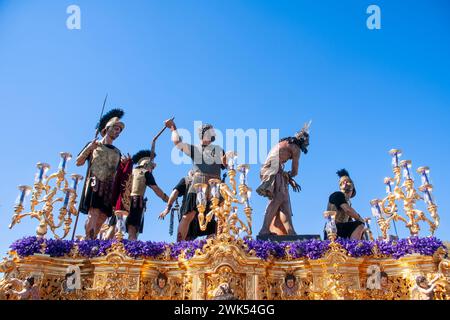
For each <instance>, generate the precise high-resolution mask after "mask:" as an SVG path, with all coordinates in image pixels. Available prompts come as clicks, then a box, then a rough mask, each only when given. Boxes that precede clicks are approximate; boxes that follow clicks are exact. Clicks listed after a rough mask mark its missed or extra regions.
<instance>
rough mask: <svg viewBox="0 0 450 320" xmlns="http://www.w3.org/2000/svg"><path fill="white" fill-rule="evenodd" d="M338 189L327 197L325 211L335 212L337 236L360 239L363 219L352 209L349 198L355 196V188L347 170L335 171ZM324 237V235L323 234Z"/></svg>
mask: <svg viewBox="0 0 450 320" xmlns="http://www.w3.org/2000/svg"><path fill="white" fill-rule="evenodd" d="M337 175H338V176H339V189H340V191H336V192H334V193H332V194H331V195H330V197H329V199H328V205H327V211H335V212H336V218H335V221H336V228H337V236H338V237H339V238H347V239H348V238H350V239H357V240H360V239H362V236H363V233H364V231H365V227H364V224H365V220H364V219H363V218H362V217H361V216H360V215H359V214H358V213H357V212H356V211H355V209H353V208H352V207H351V206H352V204H351V201H350V199H351V198H353V197H355V196H356V188H355V184H354V183H353V180H352V179H351V178H350V174H349V173H348V171H347V170H345V169H341V170H339V171H338V172H337ZM324 239H326V235H325V234H324Z"/></svg>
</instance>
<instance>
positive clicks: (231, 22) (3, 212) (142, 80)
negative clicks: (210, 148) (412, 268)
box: [0, 0, 450, 252]
mask: <svg viewBox="0 0 450 320" xmlns="http://www.w3.org/2000/svg"><path fill="white" fill-rule="evenodd" d="M71 4H76V5H78V6H80V8H81V19H82V20H81V30H68V29H67V28H66V19H67V17H68V15H67V14H66V8H67V7H68V6H69V5H71ZM370 4H377V5H379V6H380V8H381V19H382V20H381V23H382V29H381V30H374V31H372V30H369V29H367V27H366V19H367V17H368V15H367V14H366V9H367V7H368V6H369V5H370ZM449 9H450V7H449V5H448V3H447V1H445V0H442V1H409V2H404V1H380V0H374V1H360V0H359V1H314V2H313V1H262V0H259V1H256V0H254V1H251V0H248V1H175V0H174V1H138V0H135V1H129V2H127V4H126V5H124V3H123V1H106V0H96V1H87V0H72V1H63V0H60V1H7V0H3V1H1V0H0V97H1V99H0V107H1V110H2V113H1V114H2V116H3V121H2V125H1V126H0V136H1V137H2V139H1V140H0V144H1V150H2V157H1V159H0V168H2V169H1V170H0V178H1V181H2V184H1V185H0V251H1V252H6V251H7V248H8V246H9V244H10V243H12V242H13V241H14V240H16V239H18V238H21V237H23V236H25V235H33V234H34V229H35V227H36V226H37V223H36V221H35V220H33V221H31V220H29V219H25V220H23V221H22V222H21V224H20V225H17V226H16V227H15V228H14V229H12V230H9V229H8V228H7V226H8V225H9V223H10V219H11V216H12V214H13V206H14V201H15V199H16V197H17V194H18V192H17V189H16V187H17V185H19V184H32V182H33V177H34V174H35V171H36V170H35V163H36V162H38V161H45V162H49V163H50V164H52V165H53V167H54V168H55V167H56V166H57V165H58V154H59V152H60V151H69V152H72V153H73V154H77V153H78V151H79V150H80V148H82V147H83V146H84V145H85V143H86V142H87V141H89V140H91V139H92V138H93V135H94V127H95V124H96V122H97V118H98V114H99V112H100V108H101V104H102V102H103V98H104V96H105V94H106V93H109V100H108V107H109V108H112V107H118V106H121V107H123V108H124V109H125V111H126V116H125V118H124V121H125V122H126V124H127V127H126V129H125V131H124V132H123V135H122V136H121V137H120V138H119V140H118V141H117V146H118V147H119V148H120V149H121V150H122V151H123V152H124V153H127V152H128V153H131V154H133V153H134V152H136V151H138V150H139V149H142V148H145V147H148V146H149V143H150V141H151V139H152V137H153V136H154V134H156V132H158V130H159V129H160V128H161V127H162V125H163V121H164V120H165V119H167V118H169V117H170V116H172V115H174V116H176V122H177V124H178V125H179V126H181V127H184V128H189V129H191V130H192V131H193V130H194V129H193V122H194V121H196V120H203V121H205V122H211V123H213V124H214V125H215V127H217V128H218V129H220V130H223V131H224V130H225V129H237V128H243V129H250V128H255V129H271V128H276V129H280V135H281V136H287V135H291V134H293V133H294V132H295V131H297V130H298V129H300V128H301V126H302V125H303V123H304V122H306V121H308V120H309V119H312V120H313V125H312V132H311V146H310V152H309V153H308V154H307V155H306V156H302V159H301V162H300V173H299V176H298V181H299V183H300V184H301V185H302V188H303V191H302V192H301V193H299V194H291V199H292V207H293V210H294V217H293V219H294V224H295V228H296V231H297V232H298V233H300V234H321V230H322V227H323V224H324V222H323V218H322V212H323V211H324V210H325V209H326V204H327V197H328V195H329V194H330V193H331V192H333V191H335V190H336V189H337V176H336V175H335V172H336V170H337V169H340V168H342V167H345V168H347V169H348V170H349V172H350V174H351V176H352V178H353V179H354V181H355V183H356V187H357V190H358V195H357V197H356V198H355V199H354V201H353V206H354V208H355V209H356V210H357V211H358V212H360V213H361V214H362V215H363V216H369V215H370V205H369V201H370V200H371V199H373V198H375V197H382V196H383V195H384V185H383V178H384V177H385V176H387V175H390V174H391V169H390V157H389V155H388V153H387V152H388V150H389V149H391V148H394V147H396V148H401V149H403V152H404V159H411V160H412V161H413V165H414V167H415V168H417V167H418V166H420V165H428V166H430V168H431V178H432V182H433V184H434V187H435V188H434V189H435V190H434V195H435V198H436V200H437V203H438V205H439V213H440V216H441V226H440V228H439V230H438V231H437V234H436V235H437V236H438V237H439V238H441V239H443V240H449V231H448V230H449V227H450V222H449V220H448V215H447V212H448V211H449V209H450V200H449V198H448V194H449V181H450V174H449V170H448V165H447V161H448V158H449V157H450V148H449V143H448V138H449V129H448V123H449V122H450V110H449V103H450V78H449V74H450V61H449V59H448V57H449V56H450V41H449V36H448V30H450V29H449V27H450V21H449V20H448V18H447V16H448V12H449ZM171 148H172V145H171V144H170V135H169V134H168V133H165V134H164V135H163V136H162V137H161V139H160V140H159V141H158V145H157V153H158V157H157V162H158V167H157V169H156V171H155V178H156V181H157V182H158V184H159V185H160V186H161V187H162V188H163V190H164V191H166V192H167V193H169V192H170V191H171V189H172V187H173V186H174V185H175V184H176V183H177V181H178V180H179V179H180V178H181V177H182V176H183V175H184V174H185V173H186V172H187V170H188V169H189V168H190V166H189V165H183V166H175V165H174V164H173V163H172V162H171V161H170V153H171ZM68 170H69V172H71V173H72V172H77V173H81V174H83V175H84V173H85V169H84V168H76V167H75V165H74V162H73V161H72V162H70V164H69V168H68ZM258 170H259V165H253V166H252V171H251V176H250V185H251V186H252V187H253V188H254V189H255V188H256V187H257V185H258V183H259V178H258ZM147 196H148V197H149V200H150V203H149V206H148V207H149V209H148V212H147V216H146V220H145V230H144V234H143V235H141V239H142V240H158V241H162V240H164V241H172V240H174V238H173V237H172V238H171V237H169V235H168V229H169V222H168V219H166V221H164V222H160V221H158V220H157V215H158V214H159V212H160V211H161V210H162V209H163V208H164V205H163V203H162V202H161V201H160V200H159V199H158V198H156V196H155V195H154V194H153V193H151V192H150V191H147ZM252 205H253V207H254V232H255V233H257V232H258V231H259V229H260V228H261V225H262V219H263V215H264V208H265V205H266V201H265V199H264V198H260V197H258V196H255V197H254V199H253V201H252ZM83 222H84V217H83V219H82V220H81V223H80V226H82V225H83ZM422 226H423V231H425V232H424V234H427V227H426V225H422ZM373 227H375V225H373ZM78 230H79V233H82V228H79V229H78ZM373 231H374V233H376V232H375V229H373ZM399 233H400V235H401V236H406V235H407V231H406V229H405V228H404V227H399Z"/></svg>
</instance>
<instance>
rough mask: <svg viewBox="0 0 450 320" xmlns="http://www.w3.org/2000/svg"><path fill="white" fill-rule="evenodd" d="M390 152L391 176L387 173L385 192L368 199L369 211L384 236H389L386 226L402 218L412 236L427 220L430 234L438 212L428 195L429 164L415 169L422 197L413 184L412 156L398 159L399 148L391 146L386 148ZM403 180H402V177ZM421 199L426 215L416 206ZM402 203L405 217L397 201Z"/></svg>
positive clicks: (436, 220)
mask: <svg viewBox="0 0 450 320" xmlns="http://www.w3.org/2000/svg"><path fill="white" fill-rule="evenodd" d="M389 154H390V155H391V156H392V170H393V173H394V178H390V177H387V178H385V179H384V184H385V186H386V193H387V196H386V197H385V198H384V199H382V200H379V199H374V200H372V201H371V207H372V214H373V215H374V216H375V217H376V219H377V223H378V226H379V227H380V230H381V232H382V237H383V239H385V240H387V239H388V234H387V232H388V230H389V229H390V224H391V222H393V223H395V221H402V222H403V223H405V226H406V227H407V228H408V229H409V232H410V235H411V236H418V234H419V231H420V225H419V222H420V221H424V222H426V223H427V224H428V225H429V227H430V233H431V235H433V234H434V232H435V231H436V229H437V228H438V226H439V215H438V213H437V206H436V204H435V203H434V200H433V198H432V195H431V191H432V185H431V184H430V179H429V172H430V169H429V168H428V167H419V168H418V169H417V172H418V173H419V174H420V175H421V181H422V186H420V187H419V191H420V192H422V193H423V194H424V197H421V196H420V195H419V193H418V192H417V190H416V188H415V186H414V176H413V170H412V162H411V160H401V161H400V160H399V157H400V156H401V151H400V150H398V149H392V150H391V151H389ZM402 176H403V179H404V182H403V184H401V177H402ZM419 200H424V201H425V203H426V204H427V210H428V212H429V213H430V217H431V219H429V218H428V217H427V216H426V215H425V212H423V211H421V210H419V209H417V208H416V206H417V201H419ZM398 202H402V203H403V212H404V215H405V216H406V217H403V216H402V215H401V214H400V213H399V207H400V206H399V204H398Z"/></svg>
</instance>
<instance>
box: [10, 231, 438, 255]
mask: <svg viewBox="0 0 450 320" xmlns="http://www.w3.org/2000/svg"><path fill="white" fill-rule="evenodd" d="M115 241H116V240H83V241H79V240H77V241H68V240H55V239H39V238H37V237H25V238H23V239H20V240H17V241H15V242H14V243H13V244H12V245H11V246H10V248H11V249H12V250H14V251H16V252H17V254H18V255H19V256H20V257H27V256H31V255H34V254H36V253H40V252H41V250H42V247H43V245H45V253H46V254H48V255H50V256H51V257H63V256H65V255H67V254H69V253H70V251H71V249H72V248H73V246H74V245H77V246H78V252H79V254H80V256H82V257H86V258H93V257H99V256H103V255H105V254H106V251H107V250H108V249H109V248H110V247H111V245H112V244H113V243H114V242H115ZM244 242H245V244H246V245H247V252H250V251H251V250H254V251H255V253H256V256H257V257H259V258H260V259H262V260H268V259H269V258H270V257H273V258H274V259H283V258H285V257H286V250H287V248H288V247H289V250H288V251H289V255H291V256H292V257H293V258H294V259H300V258H308V259H311V260H316V259H320V258H322V257H323V256H324V255H325V253H326V252H327V251H328V250H329V245H330V241H328V240H326V241H321V240H314V239H312V240H305V241H294V242H272V241H262V240H253V239H244ZM123 243H124V247H125V250H126V252H127V254H128V255H129V256H130V257H132V258H136V259H137V258H157V257H158V256H160V255H162V254H163V253H164V251H165V250H166V248H169V249H170V257H171V258H172V259H178V258H179V256H180V255H181V253H182V252H183V251H185V253H186V254H185V257H186V258H187V259H190V258H192V257H193V256H194V254H195V251H196V250H198V249H200V250H202V249H203V246H204V245H205V244H206V240H194V241H181V242H177V243H171V244H169V243H165V242H152V241H147V242H143V241H129V240H124V241H123ZM337 243H339V244H340V245H341V246H342V247H343V248H344V249H345V250H346V251H347V252H348V254H349V255H350V256H352V257H364V256H371V255H372V254H373V253H374V247H375V245H376V246H377V248H378V252H379V253H381V254H382V255H385V256H388V257H393V258H395V259H398V258H400V257H403V256H405V255H408V254H414V253H416V254H420V255H425V256H432V255H433V254H434V253H435V252H436V250H438V249H439V248H441V247H442V248H445V246H444V244H443V243H442V241H441V240H438V239H436V238H434V237H426V238H419V237H411V238H407V239H400V240H397V241H383V240H376V241H366V240H350V239H338V240H337Z"/></svg>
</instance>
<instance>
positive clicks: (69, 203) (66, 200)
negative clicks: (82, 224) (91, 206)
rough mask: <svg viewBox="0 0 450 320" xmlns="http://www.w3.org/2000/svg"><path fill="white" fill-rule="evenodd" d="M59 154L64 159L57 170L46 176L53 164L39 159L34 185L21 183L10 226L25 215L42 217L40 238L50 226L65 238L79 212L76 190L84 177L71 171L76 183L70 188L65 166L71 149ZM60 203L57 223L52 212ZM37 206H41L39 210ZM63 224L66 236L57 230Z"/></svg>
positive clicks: (58, 237)
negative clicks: (27, 206) (27, 201)
mask: <svg viewBox="0 0 450 320" xmlns="http://www.w3.org/2000/svg"><path fill="white" fill-rule="evenodd" d="M60 155H61V162H60V165H59V168H58V171H57V172H55V173H53V174H51V175H50V176H48V177H47V176H46V173H47V171H48V170H49V169H50V165H49V164H47V163H41V162H39V163H38V164H37V168H38V172H37V174H36V178H35V183H34V188H32V187H30V186H26V185H22V186H19V191H20V194H19V197H18V200H17V203H16V205H15V207H14V215H13V217H12V222H11V224H10V225H9V228H10V229H11V228H12V227H14V225H16V224H17V223H20V221H21V220H22V219H23V218H24V217H26V216H29V217H31V218H35V219H37V220H39V225H38V227H37V228H36V235H37V236H38V237H45V235H46V234H47V231H48V228H50V230H51V232H52V233H53V235H54V236H55V238H56V239H64V238H65V237H66V236H67V235H68V233H69V231H70V225H71V223H72V218H71V216H72V215H75V216H76V215H77V214H78V210H77V208H76V203H77V201H76V199H77V192H76V190H77V186H78V183H79V182H80V181H81V180H82V179H83V177H82V176H80V175H78V174H72V175H71V178H72V181H73V184H72V186H71V187H69V182H68V181H67V179H66V166H67V162H68V161H69V160H70V159H71V158H72V155H71V154H70V153H68V152H61V153H60ZM52 185H53V186H52ZM30 193H31V200H30V211H29V212H25V213H24V212H23V211H24V210H25V206H24V202H25V198H26V196H27V195H28V194H30ZM58 193H62V194H63V196H61V197H58V196H57V194H58ZM58 202H62V203H63V205H62V207H61V208H60V209H59V215H58V218H57V220H58V222H57V223H55V217H54V214H53V211H54V206H55V204H56V203H58ZM38 207H41V208H40V209H39V208H38ZM61 227H63V235H62V236H59V235H58V234H57V233H56V232H57V230H58V229H60V228H61Z"/></svg>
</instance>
